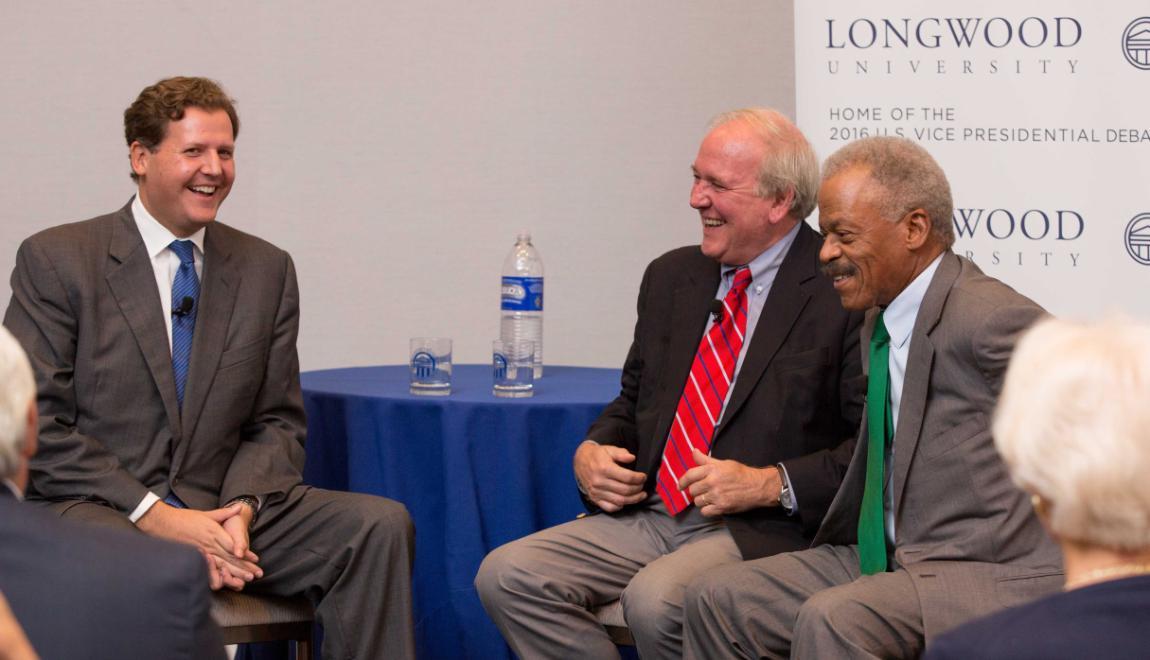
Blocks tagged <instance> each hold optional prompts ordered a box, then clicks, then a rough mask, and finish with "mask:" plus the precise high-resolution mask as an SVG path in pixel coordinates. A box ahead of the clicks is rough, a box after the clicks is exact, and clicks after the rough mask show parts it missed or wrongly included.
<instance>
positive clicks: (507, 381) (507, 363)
mask: <svg viewBox="0 0 1150 660" xmlns="http://www.w3.org/2000/svg"><path fill="white" fill-rule="evenodd" d="M491 369H492V371H491V376H492V386H491V393H492V394H494V395H495V396H499V397H507V398H522V397H528V396H533V395H534V394H535V342H533V341H531V340H527V339H520V340H516V341H503V340H502V339H496V340H495V341H493V342H491Z"/></svg>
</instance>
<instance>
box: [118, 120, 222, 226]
mask: <svg viewBox="0 0 1150 660" xmlns="http://www.w3.org/2000/svg"><path fill="white" fill-rule="evenodd" d="M130 149H131V154H130V155H131V161H132V171H133V172H135V173H136V174H137V175H138V176H139V183H140V201H141V202H142V203H143V204H144V208H146V209H147V210H148V213H151V214H152V217H154V218H155V219H156V220H157V221H159V223H160V224H162V225H164V226H165V227H167V228H168V230H169V231H171V232H172V233H173V234H175V235H176V236H177V237H180V238H186V237H188V236H191V235H192V234H194V233H195V232H196V231H198V230H199V229H200V228H201V227H204V226H206V225H208V224H209V223H211V222H212V221H213V220H215V219H216V213H217V212H218V211H219V208H220V205H221V204H223V202H224V199H226V198H227V196H228V193H229V192H231V189H232V181H234V180H235V175H236V171H235V161H234V160H233V155H234V153H235V138H234V137H233V131H232V121H231V119H230V118H229V117H228V114H227V112H225V111H223V110H203V109H201V108H196V107H190V108H187V109H186V110H185V112H184V118H183V119H181V120H179V121H171V122H168V126H167V134H166V135H165V136H164V139H163V140H162V141H161V142H160V144H158V145H157V146H156V149H155V151H151V150H149V149H148V148H147V147H145V146H144V145H142V144H141V143H139V142H133V143H132V145H131V148H130Z"/></svg>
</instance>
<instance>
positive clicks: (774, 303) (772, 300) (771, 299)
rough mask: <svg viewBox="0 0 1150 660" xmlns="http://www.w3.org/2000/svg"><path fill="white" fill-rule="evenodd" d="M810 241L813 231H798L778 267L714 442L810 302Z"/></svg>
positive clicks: (813, 260) (812, 259)
mask: <svg viewBox="0 0 1150 660" xmlns="http://www.w3.org/2000/svg"><path fill="white" fill-rule="evenodd" d="M813 238H814V230H809V229H807V228H805V227H800V228H799V232H798V234H796V235H795V240H794V242H793V243H792V244H791V247H790V250H788V252H787V255H786V256H785V257H784V258H783V263H782V264H780V265H779V271H778V273H776V274H775V281H774V284H772V285H771V292H770V294H769V295H768V297H767V300H766V302H765V303H764V304H763V310H762V312H761V314H760V315H759V321H758V324H757V325H756V326H755V334H754V335H753V336H752V337H751V344H750V346H748V347H747V349H746V357H744V358H743V366H742V367H740V369H739V374H738V377H737V378H736V379H735V389H734V391H733V392H731V398H730V400H728V401H727V407H726V409H725V410H724V411H723V420H722V421H721V422H720V423H719V426H718V427H716V428H715V436H714V437H715V441H716V442H717V441H718V438H719V437H720V433H722V430H723V429H724V428H726V426H727V425H728V424H729V423H730V420H732V419H734V417H735V415H736V414H737V413H738V412H739V408H741V407H742V405H743V404H744V403H745V402H746V401H747V398H748V397H750V396H751V393H752V392H753V391H754V390H755V386H756V385H757V384H758V382H759V379H760V378H761V377H762V375H763V372H764V371H766V369H767V365H768V364H770V363H771V360H773V359H774V357H775V353H778V351H779V348H780V347H781V346H782V345H783V341H784V340H786V338H787V335H788V334H790V332H791V327H792V326H793V325H794V324H795V321H796V320H797V319H798V318H799V314H801V313H802V311H803V308H804V307H806V305H807V301H809V300H810V298H811V295H810V294H809V293H807V291H806V289H805V288H804V284H805V283H806V282H808V281H810V280H811V279H813V278H815V277H817V276H818V272H817V270H816V267H815V265H816V263H817V257H816V254H815V253H813V252H812V250H811V245H812V243H813Z"/></svg>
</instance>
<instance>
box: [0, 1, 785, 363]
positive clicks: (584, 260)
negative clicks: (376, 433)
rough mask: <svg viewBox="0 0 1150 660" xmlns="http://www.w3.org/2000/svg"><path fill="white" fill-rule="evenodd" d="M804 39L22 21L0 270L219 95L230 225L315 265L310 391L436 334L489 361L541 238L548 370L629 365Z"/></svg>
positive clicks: (303, 343) (751, 25)
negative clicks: (714, 191)
mask: <svg viewBox="0 0 1150 660" xmlns="http://www.w3.org/2000/svg"><path fill="white" fill-rule="evenodd" d="M792 29H793V28H792V4H791V2H790V1H789V0H787V1H779V0H772V1H764V0H737V1H736V0H724V1H722V2H692V1H688V0H679V1H674V2H671V1H659V0H630V1H628V0H580V1H575V0H570V1H561V0H497V1H493V2H482V3H466V2H445V1H442V0H429V1H423V2H403V3H400V2H394V1H393V0H384V1H383V2H366V1H363V2H356V1H350V0H336V1H329V2H323V3H317V2H301V1H296V0H292V1H281V2H224V1H221V0H204V1H201V2H196V3H184V2H180V3H174V2H151V1H148V2H144V1H137V0H130V1H129V0H120V1H118V2H99V3H88V2H77V1H70V2H57V3H38V2H31V1H24V0H6V2H5V3H4V6H3V8H2V9H0V98H2V99H3V100H4V102H3V103H0V125H2V126H4V128H5V133H6V139H5V140H4V148H3V151H2V152H0V153H2V155H0V191H2V192H3V199H4V200H5V202H6V206H7V209H6V211H5V213H4V216H3V221H2V222H0V273H3V274H4V275H5V276H6V275H7V274H8V273H10V272H11V268H12V263H13V259H14V256H15V251H16V247H17V245H18V244H19V241H20V240H21V239H23V238H24V237H26V236H27V235H29V234H31V233H33V232H34V231H36V230H38V229H40V228H44V227H47V226H50V225H52V224H57V223H60V222H65V221H70V220H77V219H82V218H87V217H90V216H93V215H96V214H100V213H105V212H108V211H111V210H114V209H116V208H118V207H119V206H121V205H122V204H124V203H125V202H126V201H127V199H128V197H129V196H130V195H131V194H132V192H133V186H132V184H131V181H130V180H129V178H128V163H127V158H126V154H127V151H126V147H125V145H124V144H123V138H122V123H121V120H122V112H123V109H124V108H125V107H126V106H127V105H128V104H129V103H130V102H131V101H132V100H133V98H134V97H135V95H136V94H137V93H138V92H139V90H140V89H142V88H143V87H144V86H145V85H148V84H150V83H152V82H154V81H156V80H157V79H159V78H162V77H166V76H169V75H177V74H183V75H206V76H209V77H212V78H215V79H217V80H219V81H221V82H222V83H223V84H224V86H225V88H226V89H227V90H228V92H229V93H230V94H231V95H232V96H233V97H234V98H236V99H237V100H238V102H239V106H238V107H239V111H240V118H241V124H242V130H241V133H240V139H239V141H238V149H237V172H238V175H237V181H236V186H235V188H234V190H233V192H232V195H231V197H230V198H229V200H228V201H227V203H226V204H225V206H224V209H223V212H222V213H221V216H220V218H221V220H223V221H225V222H228V223H230V224H233V225H235V226H237V227H239V228H241V229H244V230H246V231H249V232H252V233H255V234H257V235H260V236H263V237H265V238H268V239H270V240H272V241H273V242H275V243H277V244H279V245H280V246H281V247H284V248H285V249H287V250H289V251H290V252H291V253H292V254H293V255H294V256H295V259H296V265H297V268H298V271H299V274H300V286H301V290H302V291H301V293H302V297H303V322H302V334H301V338H300V354H301V360H302V363H303V367H304V368H305V369H316V368H323V367H334V366H346V365H362V364H379V363H396V362H403V361H405V360H406V350H407V349H406V345H407V338H408V337H409V336H412V335H419V334H440V335H448V336H452V337H454V338H455V340H456V344H455V345H456V361H457V362H485V361H486V360H487V359H488V357H487V352H488V351H489V347H490V343H489V340H490V339H492V338H494V337H495V336H496V334H497V332H498V312H497V309H498V278H499V271H500V266H501V264H502V261H503V258H504V256H505V254H506V252H507V251H508V250H509V249H510V247H511V244H512V242H513V241H514V237H515V233H516V230H517V229H519V228H520V227H527V228H530V229H531V230H532V231H533V233H534V235H535V244H536V246H537V247H538V248H539V249H540V251H541V252H542V255H543V259H544V262H545V264H546V269H547V292H546V324H545V344H546V359H547V362H548V363H550V364H580V365H592V366H618V365H619V364H620V363H621V362H622V359H623V356H624V354H625V352H626V349H627V346H628V343H629V340H630V333H631V329H632V324H633V323H634V302H635V294H636V292H637V289H638V285H639V279H640V276H641V274H642V270H643V267H644V266H645V265H646V263H647V262H648V261H650V260H651V259H652V258H653V257H655V256H657V255H658V254H660V253H662V252H663V251H665V250H667V249H670V248H672V247H676V246H678V245H682V244H685V243H692V242H697V239H698V235H699V226H698V220H697V216H696V214H695V213H694V212H693V211H692V209H690V207H689V206H688V205H687V198H688V192H689V185H690V172H689V166H690V163H691V161H692V159H693V158H694V154H695V150H696V148H697V146H698V141H699V139H700V138H701V137H702V134H703V132H704V126H705V123H706V121H707V120H708V118H710V116H712V115H713V114H715V113H717V112H719V111H722V110H726V109H729V108H733V107H739V106H745V105H773V106H775V107H778V108H779V109H781V110H783V111H784V112H786V113H787V114H789V115H793V110H794V65H793V63H794V55H793V52H792V48H793V33H792ZM8 295H9V289H8V285H7V281H6V279H5V281H4V282H3V283H0V298H2V299H4V300H6V299H7V298H8Z"/></svg>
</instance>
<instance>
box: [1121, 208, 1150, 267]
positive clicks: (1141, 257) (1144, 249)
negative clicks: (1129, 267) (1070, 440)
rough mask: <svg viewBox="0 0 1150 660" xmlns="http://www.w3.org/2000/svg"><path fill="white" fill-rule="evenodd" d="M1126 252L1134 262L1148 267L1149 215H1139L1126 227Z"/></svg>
mask: <svg viewBox="0 0 1150 660" xmlns="http://www.w3.org/2000/svg"><path fill="white" fill-rule="evenodd" d="M1126 251H1127V252H1129V253H1130V256H1131V257H1133V258H1134V261H1137V262H1138V263H1140V264H1142V265H1143V266H1150V213H1139V214H1138V215H1136V216H1134V217H1133V218H1132V219H1131V220H1130V224H1128V225H1126Z"/></svg>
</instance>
